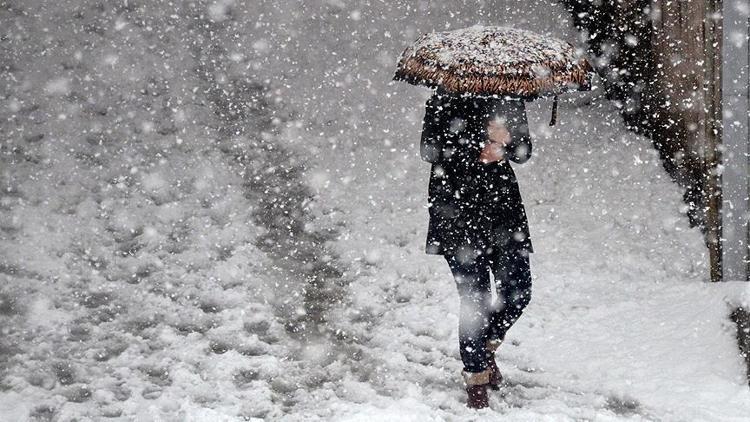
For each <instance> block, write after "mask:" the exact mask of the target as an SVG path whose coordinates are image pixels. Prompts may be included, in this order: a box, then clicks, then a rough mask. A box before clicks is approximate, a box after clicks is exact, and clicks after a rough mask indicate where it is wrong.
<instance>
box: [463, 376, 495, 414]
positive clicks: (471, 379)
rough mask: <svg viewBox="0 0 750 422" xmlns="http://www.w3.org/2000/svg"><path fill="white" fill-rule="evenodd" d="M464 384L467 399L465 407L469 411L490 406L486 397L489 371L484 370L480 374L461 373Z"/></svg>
mask: <svg viewBox="0 0 750 422" xmlns="http://www.w3.org/2000/svg"><path fill="white" fill-rule="evenodd" d="M463 376H464V383H465V384H466V393H467V394H468V398H467V400H466V406H467V407H469V408H470V409H484V408H485V407H489V406H490V399H489V397H488V396H487V386H488V385H489V382H490V370H489V369H485V370H484V371H482V372H466V371H464V372H463Z"/></svg>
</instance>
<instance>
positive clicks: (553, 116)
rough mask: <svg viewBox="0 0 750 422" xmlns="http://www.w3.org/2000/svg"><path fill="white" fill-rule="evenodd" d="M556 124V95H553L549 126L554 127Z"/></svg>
mask: <svg viewBox="0 0 750 422" xmlns="http://www.w3.org/2000/svg"><path fill="white" fill-rule="evenodd" d="M556 122H557V95H555V100H554V101H553V102H552V116H551V117H550V119H549V125H550V126H554V125H555V123H556Z"/></svg>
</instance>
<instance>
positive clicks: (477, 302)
mask: <svg viewBox="0 0 750 422" xmlns="http://www.w3.org/2000/svg"><path fill="white" fill-rule="evenodd" d="M445 259H446V261H448V265H449V266H450V269H451V272H452V273H453V277H454V278H455V280H456V287H457V289H458V295H459V298H460V311H459V324H458V342H459V348H460V352H461V360H462V361H463V364H464V371H466V372H469V373H476V372H482V371H484V370H485V369H487V361H486V359H485V342H486V341H487V328H488V326H489V323H490V314H491V308H490V305H491V303H492V294H491V293H490V275H489V268H488V263H487V262H486V260H485V258H484V257H483V256H479V257H478V258H476V259H472V260H469V261H462V260H460V259H458V258H457V257H456V256H453V255H446V257H445Z"/></svg>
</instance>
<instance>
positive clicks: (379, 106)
mask: <svg viewBox="0 0 750 422" xmlns="http://www.w3.org/2000/svg"><path fill="white" fill-rule="evenodd" d="M433 3H435V2H421V3H418V2H379V1H378V2H370V1H361V2H343V1H335V0H328V1H325V0H316V1H309V2H308V1H305V2H298V1H292V0H279V1H271V0H261V1H247V2H244V1H232V0H221V1H197V2H194V3H181V2H176V3H169V2H137V1H127V2H118V3H116V4H104V3H101V4H104V6H100V2H98V1H76V2H74V1H59V2H55V3H50V2H45V1H42V0H35V1H10V2H6V3H5V7H4V8H3V9H0V21H1V22H2V23H3V24H2V25H0V31H2V33H1V34H0V35H2V37H1V38H0V40H2V41H1V43H0V52H2V54H0V65H1V66H2V68H3V69H7V70H6V71H5V72H4V73H3V74H0V77H1V78H2V81H3V82H2V84H0V118H2V123H1V124H0V136H2V142H3V143H2V145H1V148H2V149H1V150H0V152H2V161H0V163H2V168H1V169H0V183H1V184H2V187H3V191H2V197H1V199H0V213H1V214H0V230H1V231H0V236H1V237H0V241H1V243H0V248H1V249H0V277H2V278H0V283H2V284H0V330H1V332H2V336H0V420H2V421H5V420H8V421H15V420H19V421H21V420H60V421H71V420H101V419H103V418H105V417H106V418H108V419H111V420H136V421H150V420H164V421H172V420H174V421H184V420H195V421H217V420H242V419H250V418H259V419H268V420H278V419H283V420H300V421H302V420H305V421H308V420H362V421H364V420H367V421H370V420H384V421H386V420H387V421H390V420H414V421H425V420H451V421H452V420H475V419H478V418H487V419H493V418H494V419H500V418H507V419H508V420H533V421H537V420H555V421H557V420H665V421H683V420H711V421H713V420H716V421H718V420H746V418H747V415H750V390H749V389H748V387H747V385H746V384H744V383H745V378H744V368H743V367H742V362H741V360H740V357H739V356H738V352H737V347H736V344H735V339H734V327H733V326H731V325H730V323H729V320H728V313H729V310H730V308H729V307H728V305H727V304H726V299H725V298H732V297H737V296H738V292H739V291H740V290H742V289H745V290H747V287H745V286H744V285H740V284H722V285H712V284H708V283H706V282H705V281H706V279H707V268H706V261H707V257H706V252H705V249H704V248H703V246H702V240H701V235H700V233H699V232H698V231H697V230H696V229H690V228H688V224H687V218H686V217H685V216H684V211H685V209H684V206H683V205H682V203H681V200H680V190H679V188H678V187H677V186H676V185H674V184H673V183H671V182H670V181H669V180H668V177H667V176H666V174H665V173H664V171H663V170H662V168H661V166H660V163H659V161H658V157H657V155H656V152H655V151H654V150H653V149H652V148H651V146H650V143H649V141H648V140H646V139H644V138H641V137H638V136H635V135H633V134H632V133H629V132H627V131H626V130H625V129H624V128H623V124H622V121H621V119H620V117H619V116H618V114H617V110H616V105H615V104H613V103H611V102H609V101H607V100H605V99H604V98H603V97H602V96H601V93H600V92H598V91H594V92H592V93H588V94H584V95H577V96H570V97H569V98H571V100H570V101H567V102H563V103H562V104H561V108H560V115H559V119H558V125H557V126H554V127H551V128H550V127H548V126H547V121H548V117H549V109H550V107H549V106H550V104H549V102H546V101H540V102H536V103H529V104H528V112H529V121H530V123H531V132H532V137H533V140H534V156H533V158H532V160H531V161H529V162H528V163H526V164H524V165H520V166H515V169H516V172H517V174H518V176H519V180H520V184H521V190H522V194H523V196H524V199H525V203H526V207H527V211H528V213H529V219H530V226H531V235H532V238H533V241H534V246H535V250H536V253H535V254H534V255H532V261H531V263H532V273H533V274H534V288H533V292H534V293H533V298H532V302H531V305H529V307H528V308H527V310H526V313H525V314H524V316H523V317H522V318H521V320H520V321H519V323H518V324H517V325H516V326H515V327H514V328H513V329H512V330H511V331H510V333H509V338H508V341H507V342H506V344H505V345H504V346H503V348H501V350H500V360H501V361H500V367H501V369H502V370H503V371H504V374H505V376H506V379H507V382H508V385H507V388H506V389H505V390H504V391H503V392H502V394H496V395H495V396H493V398H492V400H491V409H487V410H482V411H479V412H476V411H469V410H467V409H466V408H465V407H464V405H463V400H464V393H463V391H462V389H461V384H460V375H459V371H460V367H461V364H460V361H459V357H458V350H457V341H456V338H457V333H456V332H457V316H456V311H457V296H456V292H455V288H454V285H453V280H452V278H451V276H450V273H449V271H448V268H447V265H446V263H445V262H444V260H443V259H442V258H440V257H435V256H427V255H425V254H424V252H423V246H424V239H425V232H426V223H427V211H426V191H427V175H428V165H427V164H426V163H423V162H421V161H419V155H418V146H417V141H418V139H419V130H420V129H421V127H420V126H421V117H422V113H423V104H424V100H425V99H426V98H427V95H428V91H427V90H426V89H422V88H416V87H412V86H408V85H404V84H395V83H391V82H390V76H391V72H392V70H393V65H394V63H395V59H396V57H397V55H398V54H399V53H400V50H401V49H402V48H403V46H404V45H406V43H408V42H411V41H412V40H413V39H414V38H416V36H417V35H418V34H419V33H420V32H422V31H429V30H431V29H442V28H445V27H447V26H448V25H450V27H460V26H465V25H470V24H474V23H485V24H489V23H492V24H509V25H515V26H518V27H523V28H529V29H532V30H535V31H538V32H543V33H551V34H555V35H557V36H560V37H563V38H566V39H570V40H575V39H576V38H577V34H575V32H574V31H573V30H572V29H571V28H570V24H569V20H568V18H567V15H566V13H565V12H564V11H563V10H562V8H561V7H560V6H558V5H555V4H552V3H551V2H548V1H542V0H532V1H520V0H519V1H513V0H504V1H484V2H468V1H456V2H443V3H444V4H443V5H435V4H433Z"/></svg>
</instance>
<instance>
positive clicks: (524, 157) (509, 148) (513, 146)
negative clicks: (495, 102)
mask: <svg viewBox="0 0 750 422" xmlns="http://www.w3.org/2000/svg"><path fill="white" fill-rule="evenodd" d="M507 119H508V130H509V131H510V142H509V143H508V144H507V145H505V155H506V157H507V158H508V159H509V160H511V161H513V162H515V163H518V164H523V163H525V162H526V161H528V160H529V158H531V135H529V123H528V120H527V118H526V107H525V106H524V103H523V101H513V102H508V113H507Z"/></svg>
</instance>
